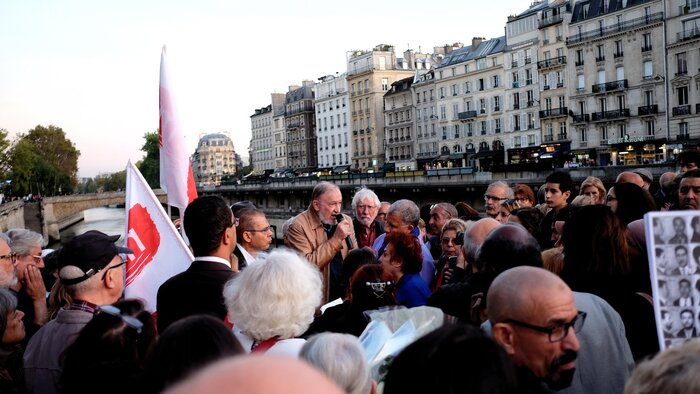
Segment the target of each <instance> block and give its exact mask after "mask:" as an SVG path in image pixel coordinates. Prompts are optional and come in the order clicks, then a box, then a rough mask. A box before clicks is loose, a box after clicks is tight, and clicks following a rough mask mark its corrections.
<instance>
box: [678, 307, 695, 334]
mask: <svg viewBox="0 0 700 394" xmlns="http://www.w3.org/2000/svg"><path fill="white" fill-rule="evenodd" d="M681 326H683V328H681V330H680V331H678V332H677V333H676V338H685V339H691V338H695V337H697V336H698V332H697V330H696V329H695V317H694V316H693V311H692V310H690V309H683V310H682V311H681Z"/></svg>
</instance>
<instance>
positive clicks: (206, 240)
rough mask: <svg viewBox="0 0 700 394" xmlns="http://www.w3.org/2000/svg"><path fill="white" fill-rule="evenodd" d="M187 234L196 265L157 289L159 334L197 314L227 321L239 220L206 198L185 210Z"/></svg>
mask: <svg viewBox="0 0 700 394" xmlns="http://www.w3.org/2000/svg"><path fill="white" fill-rule="evenodd" d="M184 225H185V234H187V238H188V239H189V240H190V246H191V247H192V252H193V254H194V257H195V259H194V261H193V262H192V264H191V265H190V267H189V268H188V269H187V270H186V271H185V272H181V273H179V274H177V275H175V276H173V277H172V278H170V279H168V280H167V281H166V282H165V283H163V284H162V285H161V286H160V288H159V289H158V296H157V309H158V331H159V332H161V333H162V332H163V331H164V330H165V329H166V328H167V327H168V326H169V325H170V324H171V323H174V322H175V321H177V320H179V319H182V318H183V317H187V316H190V315H195V314H208V315H212V316H215V317H217V318H219V319H221V320H224V319H225V318H226V306H225V305H224V301H223V288H224V284H226V282H228V280H229V279H231V278H232V277H233V276H234V274H235V273H234V272H233V270H232V269H231V253H233V249H234V247H235V246H236V220H235V218H234V216H233V213H232V212H231V208H229V206H228V205H227V204H226V202H225V201H224V200H223V199H222V198H221V197H218V196H204V197H200V198H197V199H196V200H194V201H192V203H190V205H188V206H187V209H185V217H184Z"/></svg>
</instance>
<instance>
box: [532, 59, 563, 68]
mask: <svg viewBox="0 0 700 394" xmlns="http://www.w3.org/2000/svg"><path fill="white" fill-rule="evenodd" d="M563 64H566V56H557V57H555V58H552V59H545V60H540V61H539V62H537V69H538V70H541V69H543V68H550V67H556V66H560V65H563Z"/></svg>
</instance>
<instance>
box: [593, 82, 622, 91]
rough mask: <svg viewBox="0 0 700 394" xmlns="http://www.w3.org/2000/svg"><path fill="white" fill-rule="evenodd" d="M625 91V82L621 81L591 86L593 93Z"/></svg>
mask: <svg viewBox="0 0 700 394" xmlns="http://www.w3.org/2000/svg"><path fill="white" fill-rule="evenodd" d="M622 89H627V80H626V79H621V80H619V81H612V82H605V83H599V84H597V85H593V93H606V92H614V91H617V90H622Z"/></svg>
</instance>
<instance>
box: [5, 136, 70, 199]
mask: <svg viewBox="0 0 700 394" xmlns="http://www.w3.org/2000/svg"><path fill="white" fill-rule="evenodd" d="M8 156H9V159H8V162H9V165H10V168H11V174H12V189H13V192H14V193H15V195H26V194H29V193H32V194H41V195H48V196H53V195H57V194H67V193H72V192H73V190H75V189H76V187H77V185H78V157H79V156H80V151H79V150H77V149H76V148H75V145H74V144H73V142H71V141H70V140H69V139H68V138H66V133H65V132H64V131H63V129H61V128H60V127H57V126H53V125H50V126H48V127H44V126H41V125H38V126H36V127H35V128H33V129H31V130H29V131H28V132H27V133H26V134H20V135H18V136H17V138H16V140H15V142H14V144H13V146H12V148H10V151H9V155H8Z"/></svg>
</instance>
